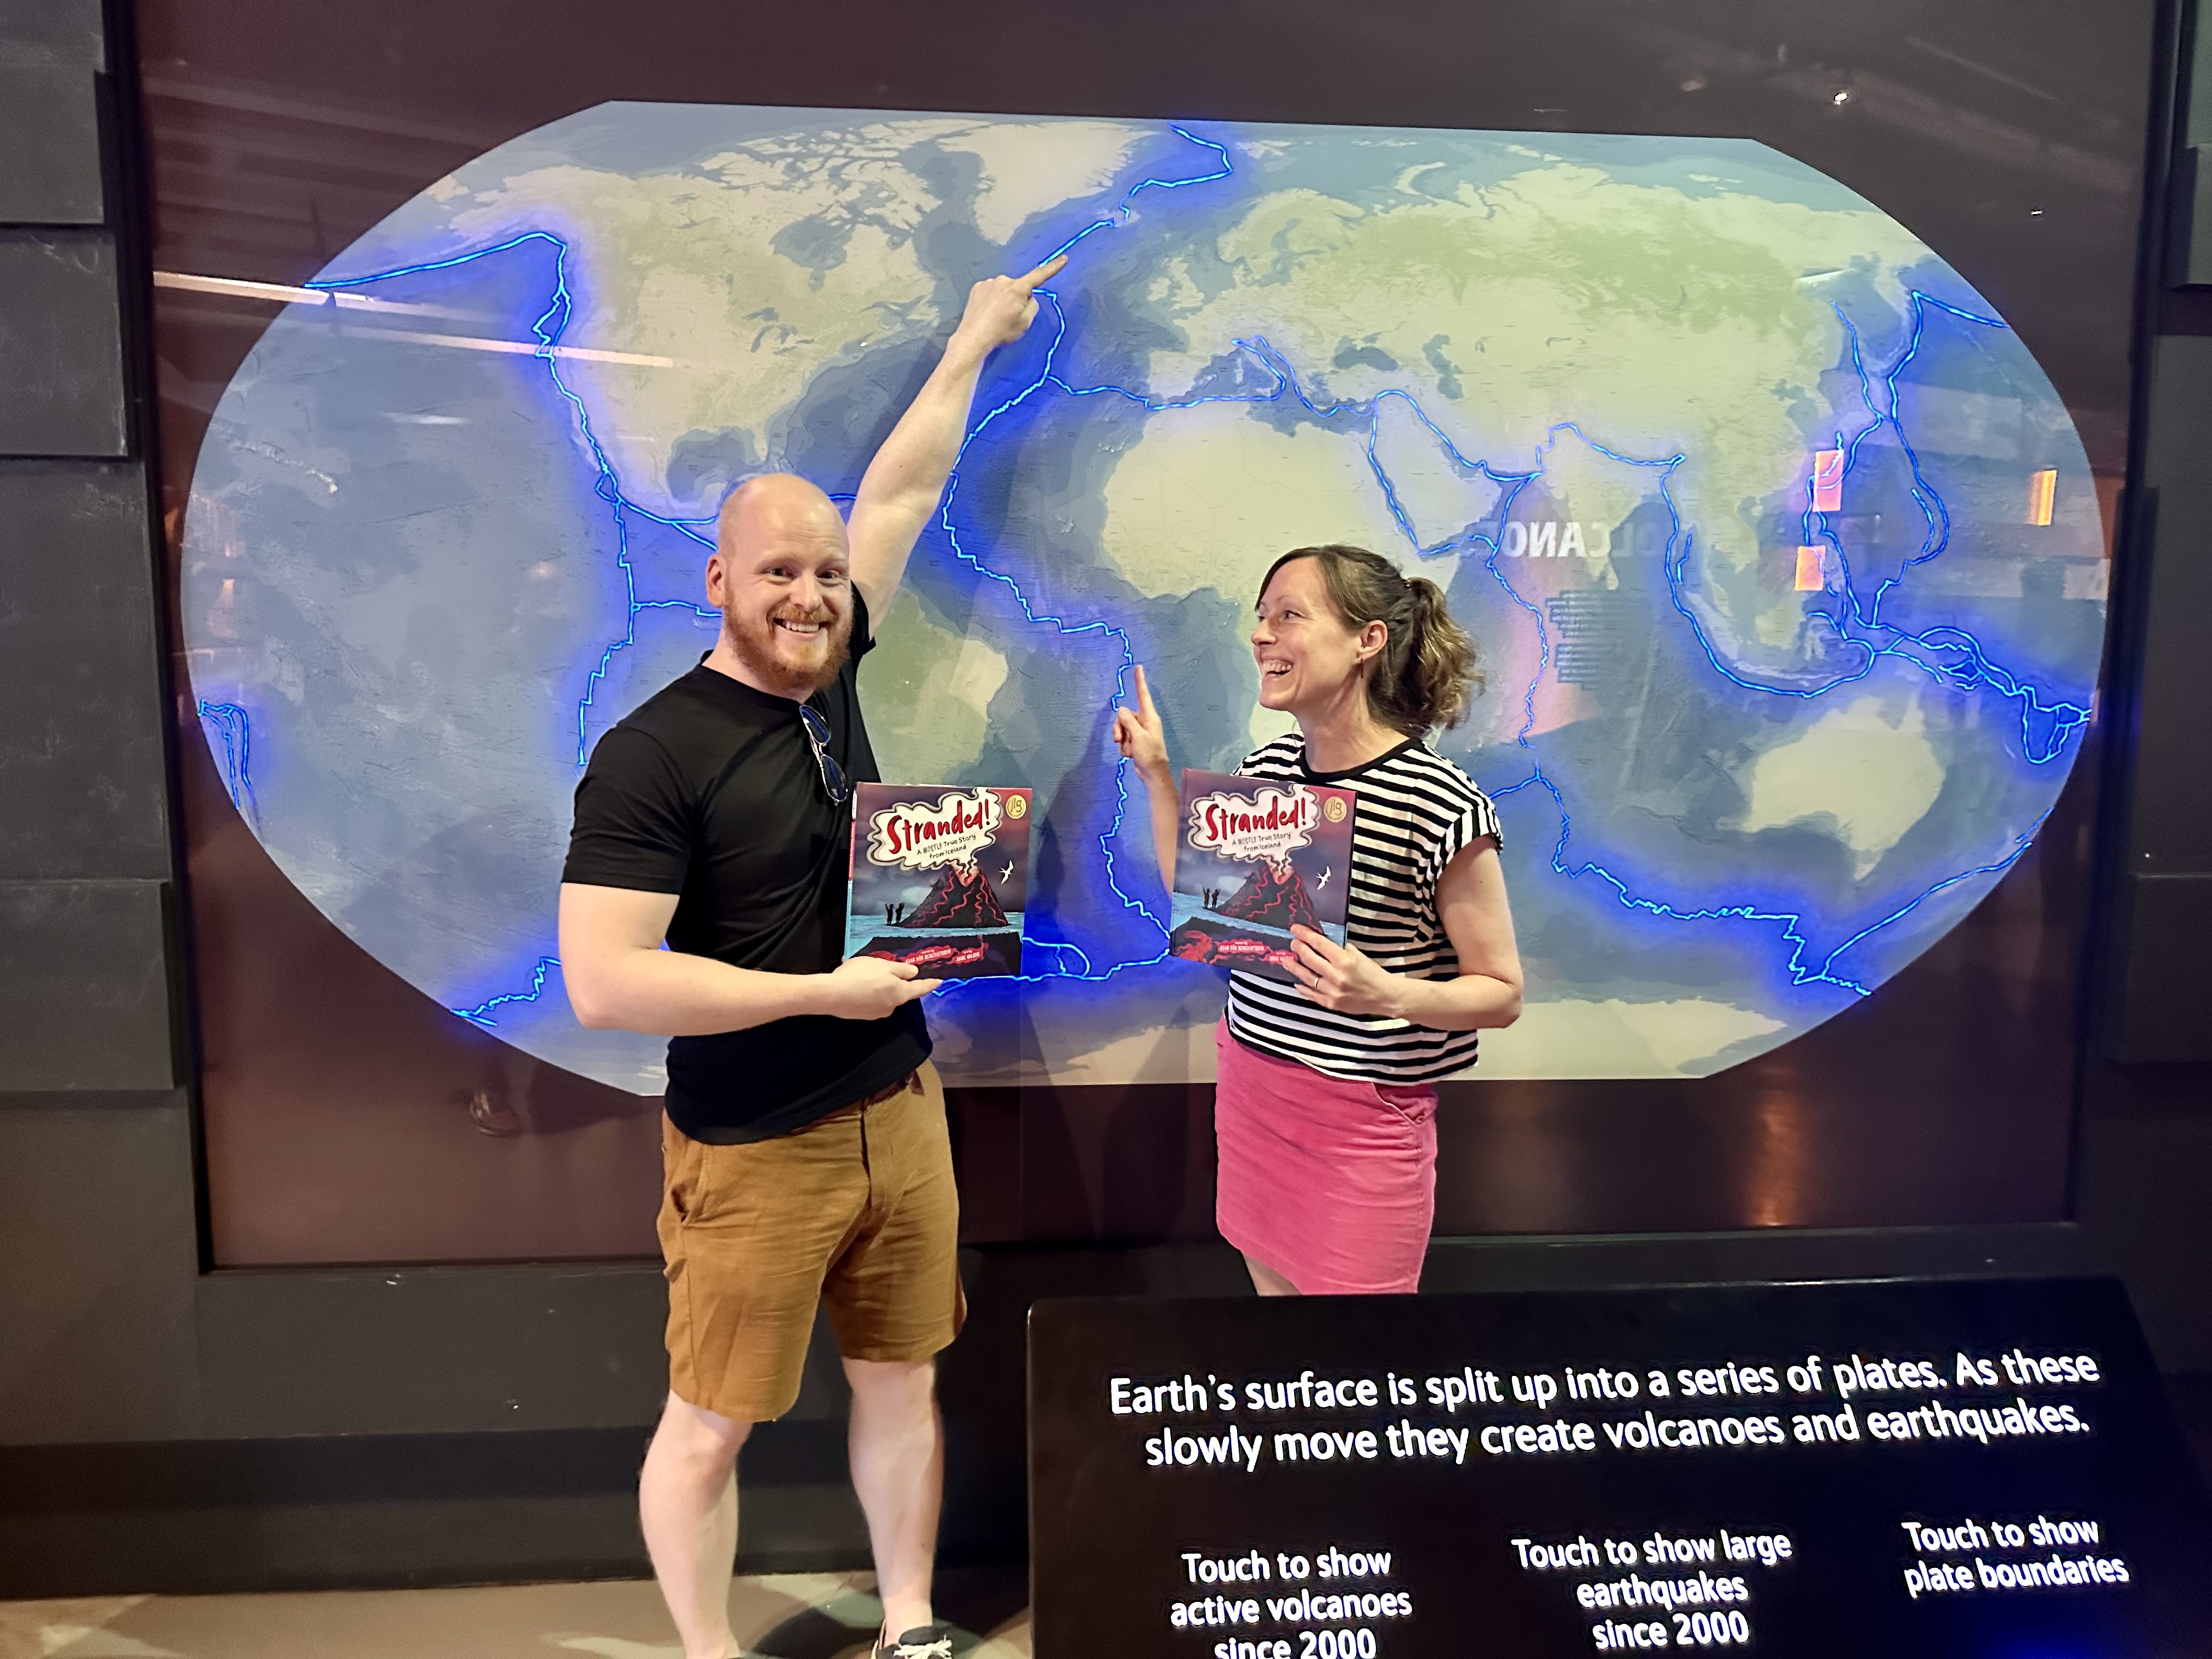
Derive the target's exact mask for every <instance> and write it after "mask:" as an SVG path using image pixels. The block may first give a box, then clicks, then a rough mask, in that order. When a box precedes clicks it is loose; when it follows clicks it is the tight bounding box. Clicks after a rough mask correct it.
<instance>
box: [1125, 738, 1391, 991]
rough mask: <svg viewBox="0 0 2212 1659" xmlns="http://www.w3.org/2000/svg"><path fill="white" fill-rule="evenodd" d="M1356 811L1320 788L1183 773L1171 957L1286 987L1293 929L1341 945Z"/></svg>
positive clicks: (1338, 793)
mask: <svg viewBox="0 0 2212 1659" xmlns="http://www.w3.org/2000/svg"><path fill="white" fill-rule="evenodd" d="M1357 804H1358V801H1357V798H1356V797H1355V796H1354V794H1353V793H1352V791H1351V790H1349V789H1338V788H1333V787H1329V786H1328V785H1326V784H1318V783H1298V782H1294V781H1284V780H1280V779H1273V778H1240V777H1236V776H1232V775H1230V774H1228V773H1225V772H1199V771H1188V772H1185V773H1184V774H1183V775H1182V836H1181V838H1180V839H1179V840H1178V842H1177V843H1176V869H1175V891H1174V892H1173V893H1172V894H1171V895H1170V898H1171V900H1172V901H1173V902H1172V919H1171V921H1170V924H1169V928H1168V951H1169V952H1170V954H1171V955H1173V956H1176V957H1182V959H1183V960H1185V961H1187V962H1209V963H1212V964H1213V965H1214V966H1216V967H1218V968H1236V969H1243V971H1244V972H1246V973H1252V974H1258V975H1262V976H1263V977H1265V978H1267V979H1279V980H1289V979H1290V978H1291V975H1290V972H1289V968H1288V964H1289V963H1290V962H1291V928H1292V927H1294V926H1298V925H1304V926H1305V927H1310V928H1313V929H1314V930H1315V931H1316V932H1317V933H1323V934H1326V935H1327V936H1328V938H1329V939H1334V941H1335V942H1336V943H1337V944H1339V945H1341V944H1343V943H1344V912H1345V893H1346V887H1347V884H1348V883H1349V880H1350V878H1351V874H1352V812H1353V809H1354V807H1355V806H1356V805H1357Z"/></svg>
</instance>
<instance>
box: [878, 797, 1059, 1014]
mask: <svg viewBox="0 0 2212 1659" xmlns="http://www.w3.org/2000/svg"><path fill="white" fill-rule="evenodd" d="M1029 889H1030V792H1029V791H1028V790H1026V789H987V788H979V789H951V788H946V787H944V786H942V785H938V786H934V787H921V786H917V785H913V784H903V783H863V784H859V785H856V786H854V791H853V860H852V890H851V894H850V896H849V899H848V903H847V908H846V915H845V954H846V955H847V956H848V957H885V958H887V959H888V960H890V961H892V962H910V963H913V964H914V965H915V967H916V968H917V969H920V970H921V977H922V978H924V979H980V978H982V977H984V976H986V975H992V974H1018V973H1020V972H1021V971H1022V911H1023V910H1024V908H1026V906H1027V903H1028V900H1029Z"/></svg>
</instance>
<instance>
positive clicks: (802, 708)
mask: <svg viewBox="0 0 2212 1659" xmlns="http://www.w3.org/2000/svg"><path fill="white" fill-rule="evenodd" d="M799 725H800V726H803V727H805V732H806V741H807V742H808V743H809V744H812V745H813V749H814V766H815V769H816V770H817V771H818V772H820V773H821V775H822V788H823V793H825V794H827V795H828V796H829V804H830V805H832V806H842V805H844V804H845V803H846V801H848V799H851V798H852V793H853V786H852V785H851V784H850V783H848V782H847V781H846V780H845V769H844V768H843V767H842V766H840V765H838V764H837V758H836V756H834V755H832V754H831V753H830V752H829V722H828V721H827V720H823V718H822V716H821V715H819V714H816V713H815V712H814V711H813V710H812V709H811V708H808V707H807V706H806V705H805V703H803V702H802V703H801V704H799Z"/></svg>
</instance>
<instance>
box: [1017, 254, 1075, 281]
mask: <svg viewBox="0 0 2212 1659" xmlns="http://www.w3.org/2000/svg"><path fill="white" fill-rule="evenodd" d="M1066 265H1067V256H1066V254H1065V253H1055V254H1054V255H1053V256H1052V258H1049V259H1048V260H1046V261H1045V262H1044V263H1043V264H1041V265H1039V266H1038V267H1037V268H1036V270H1032V271H1030V272H1029V273H1028V274H1027V275H1026V276H1017V277H1015V278H1014V280H1015V281H1016V282H1018V283H1020V284H1021V285H1022V286H1023V287H1024V288H1030V289H1034V288H1040V287H1042V286H1043V285H1044V284H1045V283H1048V282H1050V281H1051V280H1052V279H1053V278H1054V277H1055V276H1059V275H1060V272H1061V271H1062V270H1065V269H1066Z"/></svg>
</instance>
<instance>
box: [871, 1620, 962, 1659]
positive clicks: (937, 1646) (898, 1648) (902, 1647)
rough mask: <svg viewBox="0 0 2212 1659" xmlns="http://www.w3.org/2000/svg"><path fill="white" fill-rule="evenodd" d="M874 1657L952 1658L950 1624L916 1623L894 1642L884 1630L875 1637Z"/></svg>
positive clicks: (884, 1658)
mask: <svg viewBox="0 0 2212 1659" xmlns="http://www.w3.org/2000/svg"><path fill="white" fill-rule="evenodd" d="M875 1659H952V1626H950V1625H916V1626H915V1627H914V1628H913V1629H912V1630H910V1631H908V1632H907V1633H906V1634H905V1635H903V1636H902V1637H900V1638H899V1639H898V1640H897V1641H896V1642H894V1641H892V1640H891V1638H890V1632H889V1631H885V1632H884V1633H883V1634H882V1635H880V1636H878V1637H877V1638H876V1652H875Z"/></svg>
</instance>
